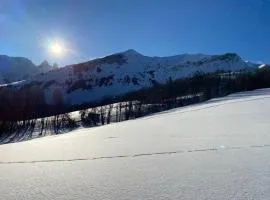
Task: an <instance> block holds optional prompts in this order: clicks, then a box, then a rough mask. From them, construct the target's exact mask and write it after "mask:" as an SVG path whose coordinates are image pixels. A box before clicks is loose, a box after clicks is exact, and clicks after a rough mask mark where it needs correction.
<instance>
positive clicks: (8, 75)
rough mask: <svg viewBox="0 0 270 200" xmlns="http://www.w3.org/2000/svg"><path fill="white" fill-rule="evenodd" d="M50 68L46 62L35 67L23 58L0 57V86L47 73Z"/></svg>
mask: <svg viewBox="0 0 270 200" xmlns="http://www.w3.org/2000/svg"><path fill="white" fill-rule="evenodd" d="M52 68H53V67H52V66H50V65H49V63H48V62H47V61H44V62H42V63H41V64H40V65H38V66H36V65H35V64H33V62H32V61H31V60H29V59H27V58H24V57H9V56H6V55H0V84H4V83H11V82H15V81H22V80H24V79H29V78H31V77H32V76H34V75H37V74H39V73H45V72H48V71H50V70H52Z"/></svg>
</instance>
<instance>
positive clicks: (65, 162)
mask: <svg viewBox="0 0 270 200" xmlns="http://www.w3.org/2000/svg"><path fill="white" fill-rule="evenodd" d="M269 119H270V89H264V90H256V91H252V92H243V93H237V94H233V95H230V96H228V97H225V98H221V99H213V100H211V101H208V102H206V103H202V104H199V105H195V106H189V107H186V108H179V109H174V110H171V111H167V112H164V113H160V114H156V115H153V116H149V117H144V118H141V119H137V120H131V121H125V122H121V123H117V124H110V125H107V126H102V127H97V128H90V129H80V130H76V131H73V132H71V133H70V134H65V135H60V136H51V137H46V138H41V139H36V140H32V141H27V142H21V143H14V144H7V145H1V146H0V155H1V156H0V198H1V199H5V200H13V199H14V200H15V199H27V200H32V199H58V200H69V199H70V200H71V199H80V200H86V199H96V200H99V199H119V200H123V199H134V200H135V199H155V200H161V199H172V200H174V199H192V200H201V199H222V200H238V199H256V200H264V199H269V198H270V190H269V184H270V177H269V173H270V167H269V166H270V161H269V154H270V142H269V141H270V134H269V130H270V121H269Z"/></svg>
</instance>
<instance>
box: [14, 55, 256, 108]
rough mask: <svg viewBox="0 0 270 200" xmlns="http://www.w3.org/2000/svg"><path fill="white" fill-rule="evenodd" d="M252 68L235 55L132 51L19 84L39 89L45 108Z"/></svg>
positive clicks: (80, 102) (96, 99)
mask: <svg viewBox="0 0 270 200" xmlns="http://www.w3.org/2000/svg"><path fill="white" fill-rule="evenodd" d="M252 68H254V66H251V65H250V64H247V63H246V62H245V61H243V60H242V59H241V58H240V57H239V56H238V55H237V54H233V53H228V54H224V55H214V56H210V55H203V54H183V55H177V56H170V57H148V56H144V55H142V54H140V53H138V52H136V51H135V50H128V51H125V52H121V53H116V54H113V55H109V56H106V57H104V58H99V59H95V60H91V61H88V62H85V63H80V64H75V65H69V66H66V67H63V68H59V69H57V70H52V71H49V72H47V73H45V74H39V75H36V76H34V77H33V78H32V79H31V80H29V81H27V82H24V83H20V84H19V85H21V84H36V85H39V86H40V87H41V88H42V89H43V91H44V93H45V98H46V103H47V104H55V101H54V96H55V94H56V93H57V95H60V96H61V101H63V103H65V104H69V105H80V104H82V103H87V102H91V101H99V100H101V99H103V98H106V97H112V96H116V95H121V94H125V93H126V92H130V91H135V90H139V89H141V88H144V87H151V86H152V85H153V84H155V83H166V82H167V81H168V80H176V79H180V78H184V77H188V76H192V75H194V73H197V72H204V73H210V72H216V71H239V70H249V69H252Z"/></svg>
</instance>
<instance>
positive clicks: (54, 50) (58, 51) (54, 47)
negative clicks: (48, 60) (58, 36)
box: [50, 43, 63, 55]
mask: <svg viewBox="0 0 270 200" xmlns="http://www.w3.org/2000/svg"><path fill="white" fill-rule="evenodd" d="M50 49H51V52H52V53H54V54H56V55H59V54H62V53H63V47H62V46H61V45H60V44H57V43H55V44H52V45H51V47H50Z"/></svg>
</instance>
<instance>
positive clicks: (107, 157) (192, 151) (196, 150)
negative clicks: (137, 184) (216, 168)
mask: <svg viewBox="0 0 270 200" xmlns="http://www.w3.org/2000/svg"><path fill="white" fill-rule="evenodd" d="M264 147H270V144H265V145H252V146H248V147H221V148H213V149H194V150H187V151H185V150H178V151H168V152H154V153H142V154H133V155H117V156H101V157H93V158H73V159H66V160H65V159H63V160H33V161H14V162H0V165H3V164H34V163H47V162H75V161H91V160H100V159H115V158H134V157H142V156H156V155H171V154H180V153H196V152H209V151H226V150H238V149H249V148H264Z"/></svg>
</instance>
